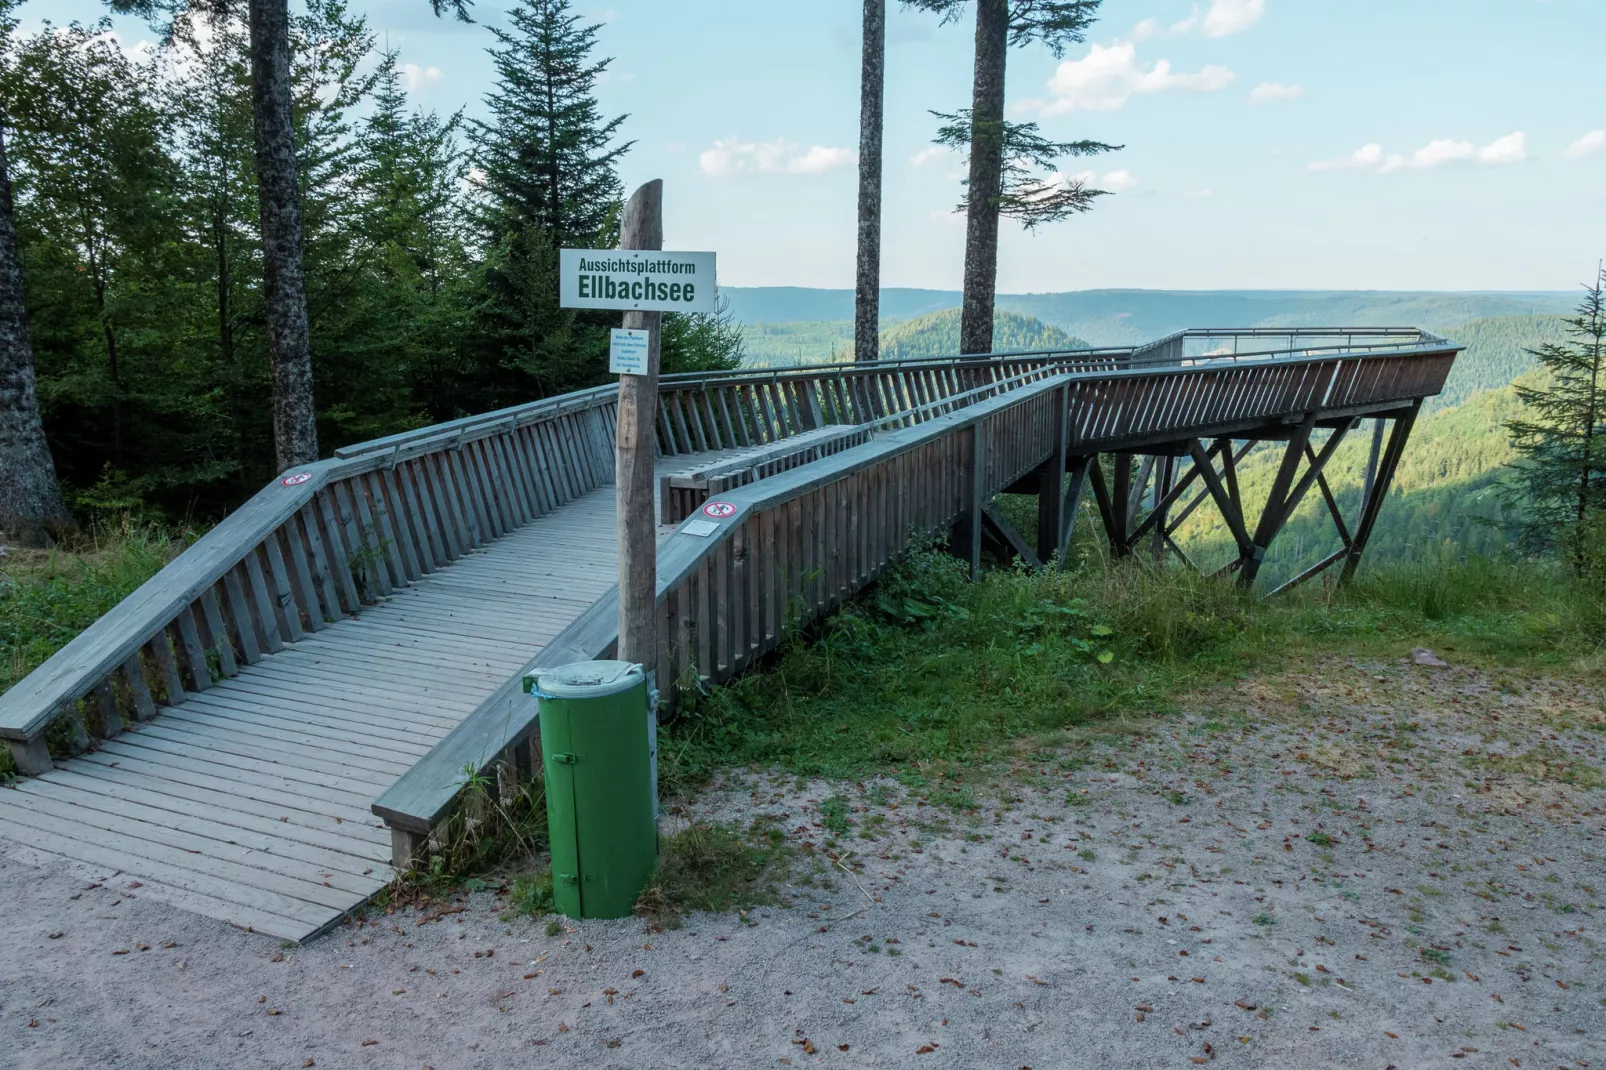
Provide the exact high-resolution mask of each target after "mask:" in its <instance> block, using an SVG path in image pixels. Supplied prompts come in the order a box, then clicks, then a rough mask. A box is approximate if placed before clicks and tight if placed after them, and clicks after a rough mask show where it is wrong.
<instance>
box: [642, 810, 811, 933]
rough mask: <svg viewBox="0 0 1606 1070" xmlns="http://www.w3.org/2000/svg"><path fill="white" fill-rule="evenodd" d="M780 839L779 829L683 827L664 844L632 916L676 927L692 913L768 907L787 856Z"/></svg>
mask: <svg viewBox="0 0 1606 1070" xmlns="http://www.w3.org/2000/svg"><path fill="white" fill-rule="evenodd" d="M785 840H786V837H785V834H784V833H782V831H781V830H780V829H777V828H773V827H766V826H763V825H762V823H755V826H754V828H753V829H752V830H750V831H749V832H747V833H743V832H742V831H741V830H740V829H737V828H734V827H732V826H729V825H719V824H711V825H688V826H687V827H686V828H684V829H682V830H681V831H679V832H677V833H675V834H674V835H673V836H669V837H666V838H665V839H664V841H663V844H662V847H661V849H660V853H659V856H658V869H657V870H656V871H655V872H654V873H653V876H652V880H651V881H650V882H648V884H647V887H646V888H644V889H643V890H642V892H641V898H640V899H638V900H637V902H636V913H637V914H640V915H642V916H644V917H647V918H650V919H652V920H654V921H656V922H658V923H659V924H662V925H666V926H669V927H677V926H678V925H679V923H680V918H681V915H683V914H686V913H690V912H692V911H699V910H705V911H724V910H731V909H733V908H736V907H747V906H758V905H761V904H764V903H773V902H775V900H776V898H777V895H778V891H777V888H776V887H775V884H774V881H775V880H776V879H778V878H779V877H780V875H781V872H782V870H783V869H784V868H785V865H786V861H787V859H788V858H789V857H790V855H789V853H788V851H787V849H786V846H785Z"/></svg>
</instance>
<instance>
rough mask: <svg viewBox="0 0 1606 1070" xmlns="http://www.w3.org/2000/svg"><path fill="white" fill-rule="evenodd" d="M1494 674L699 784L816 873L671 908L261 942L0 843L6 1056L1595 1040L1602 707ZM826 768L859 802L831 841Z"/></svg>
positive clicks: (1277, 681)
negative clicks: (1080, 737) (944, 779)
mask: <svg viewBox="0 0 1606 1070" xmlns="http://www.w3.org/2000/svg"><path fill="white" fill-rule="evenodd" d="M1499 683H1500V681H1498V680H1491V679H1490V678H1488V677H1486V676H1482V675H1479V674H1476V673H1473V672H1471V671H1469V670H1460V669H1456V670H1450V671H1448V672H1445V671H1439V672H1434V671H1433V670H1427V669H1419V668H1416V667H1413V666H1404V665H1393V666H1387V667H1381V668H1380V667H1377V666H1355V665H1352V664H1347V663H1343V662H1333V663H1330V664H1325V665H1324V666H1322V667H1321V668H1320V669H1319V670H1316V671H1313V672H1311V673H1308V674H1301V675H1289V676H1283V677H1275V678H1271V679H1263V680H1259V681H1255V682H1252V683H1249V684H1245V685H1243V686H1241V687H1240V688H1238V689H1236V690H1235V691H1230V692H1223V693H1220V694H1217V695H1215V696H1212V697H1211V698H1210V699H1208V700H1207V701H1205V702H1204V703H1202V704H1201V711H1202V712H1200V713H1199V714H1197V715H1194V716H1191V717H1188V718H1177V719H1170V720H1166V721H1163V722H1160V723H1159V725H1158V726H1157V727H1155V730H1154V731H1152V732H1151V733H1150V734H1149V735H1148V736H1146V737H1145V738H1142V739H1132V738H1123V737H1119V736H1109V737H1101V738H1100V739H1097V740H1093V741H1091V742H1086V741H1084V742H1083V743H1081V744H1079V745H1078V747H1076V748H1074V749H1071V750H1068V751H1064V752H1061V753H1059V754H1055V753H1051V752H1046V751H1045V752H1038V753H1034V754H1030V755H1023V757H1022V758H1021V759H1020V761H1019V762H1018V763H1017V764H1016V766H1015V767H1014V768H1013V769H1012V770H1010V771H1009V772H1007V773H1005V774H1002V775H1000V776H998V777H997V778H995V779H994V780H992V781H990V782H988V783H987V784H985V785H981V786H976V785H972V790H974V792H975V795H976V798H977V799H978V800H979V805H978V807H977V808H975V809H955V808H953V807H950V806H945V805H941V804H940V803H939V802H938V801H937V800H940V799H942V798H944V797H946V796H947V789H946V786H945V785H940V784H928V785H925V786H924V787H923V788H922V789H921V790H920V791H919V792H909V791H908V790H906V789H904V788H903V787H901V786H895V785H892V786H890V787H891V790H887V789H888V788H889V785H876V784H869V785H865V786H863V787H862V788H861V787H860V786H858V785H839V786H836V787H835V788H832V787H830V786H826V785H820V784H808V785H804V786H803V787H802V789H801V790H797V788H796V786H795V785H794V782H793V780H792V778H791V777H784V776H776V777H770V776H762V775H756V774H747V773H744V774H741V775H739V776H735V775H733V776H732V778H731V779H730V781H729V782H728V783H727V784H725V785H723V786H721V787H720V788H718V789H716V790H713V791H711V792H710V793H709V794H708V795H707V796H705V797H704V798H703V799H702V800H700V801H699V803H698V804H697V807H698V809H699V811H700V812H701V813H702V814H704V815H715V816H722V817H741V818H742V819H744V820H746V819H750V818H751V817H753V816H754V814H755V813H757V814H767V815H770V816H771V817H772V818H773V819H774V820H775V821H777V822H779V823H780V825H781V826H782V827H784V828H785V829H787V830H788V833H789V835H790V836H791V838H792V839H793V841H794V842H795V843H797V844H798V845H799V847H800V862H799V865H798V866H797V867H796V870H795V877H796V880H797V881H802V880H804V879H810V880H816V884H815V886H813V887H805V886H801V885H800V884H798V883H794V884H792V885H791V886H790V887H789V890H788V894H787V896H786V897H785V899H783V901H782V903H780V904H778V905H775V906H770V907H763V908H760V909H758V910H755V911H753V912H752V915H751V917H748V918H745V919H744V918H741V917H735V916H718V917H714V916H701V917H696V918H693V919H690V920H688V922H687V924H686V926H685V928H683V929H680V930H676V931H669V932H652V931H647V928H646V927H645V926H644V925H643V923H642V922H640V921H624V922H608V923H601V922H586V923H581V924H573V925H571V926H570V931H567V932H564V933H561V934H560V935H558V936H556V937H548V936H546V935H545V924H544V922H542V921H539V920H529V919H517V920H513V921H504V920H502V919H501V917H500V915H499V906H498V900H497V898H496V896H494V895H493V894H491V893H489V892H485V893H476V894H474V895H471V896H467V897H465V898H464V899H463V900H462V901H461V905H462V906H463V907H464V910H463V912H462V913H457V914H451V915H447V916H445V917H443V918H441V919H440V920H438V921H435V922H432V923H427V924H420V921H419V916H418V915H417V914H414V913H405V914H403V913H398V914H397V915H395V916H393V917H379V918H375V919H373V920H371V921H370V922H369V923H368V924H367V925H365V926H363V927H355V926H353V927H348V928H346V929H343V930H340V931H338V932H336V933H335V934H334V935H333V936H330V937H327V938H325V939H324V940H322V941H319V942H316V943H314V944H312V945H311V946H309V947H305V948H292V949H285V950H281V949H279V948H278V947H277V945H275V944H274V943H272V942H270V941H267V940H264V939H262V938H260V937H256V936H253V935H250V934H246V933H241V932H236V931H233V930H230V929H227V928H225V927H222V926H220V925H217V924H215V923H212V922H208V921H206V920H204V919H200V918H197V917H194V916H191V915H187V914H183V913H180V912H177V911H175V910H173V909H171V908H168V907H166V906H164V905H162V904H160V903H157V902H154V901H149V900H146V899H144V898H141V897H140V894H139V889H137V888H129V887H127V884H128V879H127V878H122V879H118V878H116V877H114V876H113V875H111V874H92V875H90V874H67V873H63V872H61V871H60V870H59V869H57V870H53V871H41V870H38V869H35V868H33V867H31V866H29V865H26V864H22V863H19V862H17V861H16V860H15V859H14V858H13V859H7V860H0V903H4V904H6V907H5V912H4V916H5V926H4V930H3V932H4V935H3V936H0V1050H3V1051H4V1052H5V1053H6V1055H5V1062H6V1064H7V1065H14V1066H21V1067H49V1068H51V1070H59V1068H63V1067H76V1066H86V1065H92V1066H100V1065H104V1066H117V1067H163V1068H165V1067H175V1066H181V1067H231V1068H234V1067H240V1068H244V1067H301V1066H304V1065H316V1066H320V1067H348V1066H350V1067H415V1068H416V1067H419V1066H433V1067H436V1068H438V1070H447V1068H456V1067H513V1066H553V1067H699V1068H708V1067H758V1066H779V1065H791V1066H806V1065H816V1064H818V1065H825V1066H919V1067H928V1066H929V1067H955V1068H961V1067H963V1068H968V1067H1000V1068H1006V1070H1019V1068H1020V1067H1036V1068H1037V1070H1043V1068H1046V1067H1069V1066H1096V1067H1179V1066H1188V1065H1192V1064H1193V1063H1202V1062H1210V1063H1214V1064H1217V1065H1221V1066H1270V1065H1281V1066H1290V1067H1295V1066H1297V1067H1323V1066H1342V1067H1353V1066H1368V1067H1377V1068H1378V1070H1382V1068H1384V1067H1387V1066H1390V1065H1393V1066H1396V1067H1399V1068H1401V1070H1404V1068H1408V1067H1409V1068H1414V1067H1432V1066H1452V1065H1454V1066H1486V1067H1507V1066H1518V1067H1523V1068H1526V1067H1543V1068H1546V1070H1549V1068H1553V1067H1569V1068H1571V1067H1587V1066H1590V1065H1594V1066H1596V1067H1606V1037H1603V1035H1602V1034H1603V1031H1606V978H1603V977H1602V976H1601V964H1602V961H1601V960H1602V950H1603V942H1602V941H1603V937H1606V933H1603V931H1602V928H1601V916H1602V907H1601V904H1602V901H1603V900H1606V791H1603V789H1602V788H1601V787H1599V786H1598V783H1599V781H1598V779H1597V778H1598V777H1599V772H1600V770H1601V769H1602V768H1603V767H1606V732H1603V731H1602V730H1601V729H1602V725H1603V724H1606V713H1603V711H1602V707H1601V703H1600V699H1599V697H1598V696H1596V695H1592V694H1590V693H1588V692H1586V691H1584V690H1581V689H1580V688H1579V687H1578V686H1576V685H1571V684H1561V683H1554V682H1544V681H1539V682H1525V683H1523V684H1522V686H1520V687H1514V688H1511V689H1510V692H1508V691H1507V690H1502V688H1501V687H1500V686H1498V685H1499ZM1512 692H1514V693H1512ZM1290 711H1293V712H1290ZM1267 718H1275V720H1274V721H1272V722H1270V723H1268V720H1267ZM1413 723H1414V727H1413ZM1256 725H1258V726H1259V728H1258V730H1257V729H1256V728H1255V726H1256ZM1491 755H1493V756H1494V757H1490V756H1491ZM1569 781H1570V782H1569ZM878 788H879V789H881V790H878ZM831 790H835V791H839V792H841V793H842V794H843V795H844V796H845V798H846V799H847V800H848V802H849V803H850V804H851V812H850V814H849V817H850V819H851V820H852V821H853V822H854V827H853V828H852V829H851V830H849V831H848V832H847V834H846V835H843V836H841V837H839V838H838V839H837V841H836V843H835V846H834V847H830V846H828V841H830V840H831V836H830V834H829V833H828V831H827V830H826V829H825V828H824V823H823V820H822V815H821V814H820V812H819V808H818V802H819V801H820V800H821V799H822V798H823V797H824V795H825V794H826V793H827V792H828V791H831ZM922 796H924V799H922ZM1363 800H1364V802H1363ZM863 832H868V833H869V834H870V836H872V837H873V838H870V839H864V838H860V833H863ZM1329 838H1330V841H1331V842H1328V840H1329ZM805 845H811V846H805ZM828 850H829V851H830V852H831V853H834V854H837V855H838V857H839V858H844V859H845V860H846V861H847V862H848V863H849V864H850V865H857V866H861V867H862V868H860V869H859V871H858V872H857V874H856V876H855V877H853V878H851V879H850V878H848V877H847V876H846V875H845V874H844V872H843V871H842V870H841V869H840V868H838V867H837V866H836V865H835V864H834V863H833V862H832V861H831V859H830V858H829V855H828V854H827V851H828ZM847 851H854V852H855V853H854V854H853V855H851V856H848V855H846V854H845V852H847ZM811 874H829V875H830V876H829V877H826V878H825V879H827V880H831V882H832V883H833V884H834V887H831V888H825V887H821V886H820V884H819V883H818V880H817V878H816V877H813V876H810V875H811ZM91 876H92V877H94V878H95V880H93V881H92V880H90V879H88V878H89V877H91ZM91 883H94V884H97V885H98V886H97V887H87V886H88V885H90V884H91ZM861 885H862V889H863V890H862V891H861V887H860V886H861ZM845 916H846V917H845ZM833 919H835V920H833ZM55 934H60V935H55ZM169 943H171V944H173V945H174V946H171V947H168V946H165V945H167V944H169ZM142 947H143V948H148V949H149V950H141V948H142ZM120 951H125V952H127V953H125V954H117V952H120ZM638 970H639V971H643V972H642V973H640V974H639V975H637V973H636V971H638ZM275 1012H277V1013H275ZM1140 1019H1141V1020H1140ZM367 1041H373V1042H374V1043H367V1044H365V1042H367ZM805 1041H806V1042H807V1043H805ZM925 1048H929V1049H930V1050H929V1051H922V1049H925ZM308 1060H312V1062H310V1063H309V1062H308ZM1190 1061H1191V1062H1190Z"/></svg>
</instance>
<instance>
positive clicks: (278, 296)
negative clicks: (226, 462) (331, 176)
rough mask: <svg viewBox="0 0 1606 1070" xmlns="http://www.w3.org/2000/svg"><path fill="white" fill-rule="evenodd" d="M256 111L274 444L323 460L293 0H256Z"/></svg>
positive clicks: (302, 460)
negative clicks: (299, 166) (300, 178)
mask: <svg viewBox="0 0 1606 1070" xmlns="http://www.w3.org/2000/svg"><path fill="white" fill-rule="evenodd" d="M249 14H250V20H251V114H252V119H253V120H254V122H255V126H256V156H257V196H258V201H259V203H260V205H261V210H262V283H263V297H264V298H265V300H266V304H267V320H268V361H269V363H270V365H271V366H272V368H273V442H274V447H275V449H276V450H277V453H278V461H279V468H280V469H281V470H282V469H285V468H291V467H294V466H296V465H300V464H306V463H308V462H310V461H316V460H317V459H318V424H317V417H316V410H315V409H314V407H313V398H312V355H311V351H310V349H309V347H308V341H307V285H306V277H305V275H304V273H303V268H302V263H301V191H300V189H299V187H298V185H297V180H296V148H295V132H294V128H293V127H292V125H291V118H290V10H289V3H288V0H250V8H249Z"/></svg>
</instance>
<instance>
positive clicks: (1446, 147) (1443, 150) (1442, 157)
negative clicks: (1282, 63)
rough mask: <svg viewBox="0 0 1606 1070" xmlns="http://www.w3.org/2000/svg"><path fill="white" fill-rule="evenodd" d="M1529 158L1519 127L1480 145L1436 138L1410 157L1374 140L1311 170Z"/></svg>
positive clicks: (1426, 167) (1388, 169)
mask: <svg viewBox="0 0 1606 1070" xmlns="http://www.w3.org/2000/svg"><path fill="white" fill-rule="evenodd" d="M1527 158H1528V148H1527V137H1526V135H1524V134H1523V133H1522V132H1521V131H1520V130H1519V131H1517V132H1516V133H1513V134H1507V135H1506V136H1505V137H1502V138H1497V139H1496V140H1494V141H1491V142H1489V144H1487V145H1485V146H1483V147H1482V148H1479V147H1477V146H1476V145H1474V144H1473V143H1472V142H1470V141H1456V140H1454V139H1452V138H1447V137H1446V138H1439V139H1437V140H1435V141H1430V142H1428V143H1427V144H1426V145H1423V146H1422V147H1421V148H1420V149H1417V150H1416V151H1415V152H1413V153H1412V154H1411V155H1410V156H1409V157H1407V156H1403V155H1401V154H1400V153H1397V152H1394V153H1385V152H1384V151H1383V146H1382V145H1379V144H1376V143H1375V142H1374V143H1372V144H1370V145H1363V146H1361V147H1360V148H1358V149H1356V150H1355V151H1354V152H1352V153H1350V154H1349V155H1348V156H1345V157H1344V158H1342V159H1338V160H1318V161H1316V162H1314V163H1312V164H1310V165H1309V166H1310V169H1311V170H1312V171H1346V170H1348V171H1373V172H1376V173H1377V174H1380V175H1388V174H1393V173H1394V172H1395V171H1402V170H1406V169H1410V170H1413V171H1431V170H1433V169H1434V168H1436V167H1443V166H1445V165H1446V164H1454V163H1471V162H1474V161H1475V162H1477V163H1480V164H1483V165H1484V166H1486V167H1497V166H1500V165H1502V164H1512V163H1521V162H1522V161H1523V160H1526V159H1527Z"/></svg>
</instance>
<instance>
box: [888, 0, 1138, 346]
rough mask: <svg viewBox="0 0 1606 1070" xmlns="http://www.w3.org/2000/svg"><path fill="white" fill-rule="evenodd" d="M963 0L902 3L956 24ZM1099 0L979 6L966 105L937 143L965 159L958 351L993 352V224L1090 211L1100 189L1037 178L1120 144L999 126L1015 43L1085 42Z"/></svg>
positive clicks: (1056, 46)
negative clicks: (1066, 160) (1069, 159)
mask: <svg viewBox="0 0 1606 1070" xmlns="http://www.w3.org/2000/svg"><path fill="white" fill-rule="evenodd" d="M968 2H969V0H904V3H905V5H906V6H909V7H913V8H918V9H920V10H923V11H931V12H935V13H937V14H940V15H941V16H942V18H943V21H944V22H953V21H957V20H958V19H959V18H960V17H961V16H962V15H963V14H964V8H965V4H966V3H968ZM1102 2H1103V0H975V4H976V57H975V70H974V75H973V78H972V84H971V106H970V107H969V108H968V109H966V110H964V111H961V112H956V113H954V114H951V115H947V114H942V113H938V117H939V118H941V119H943V120H944V125H943V127H942V128H941V129H940V130H939V131H938V136H937V143H938V144H942V145H948V146H950V147H960V146H963V147H965V148H966V149H968V152H969V155H970V161H969V171H970V177H969V178H968V179H967V180H966V183H965V185H966V194H965V200H964V202H963V203H962V204H961V205H960V207H961V208H962V209H963V210H964V211H965V213H966V227H965V284H964V289H965V294H964V303H963V305H962V314H961V318H960V330H959V344H960V351H961V352H964V353H986V352H990V351H991V350H992V340H993V297H994V294H995V292H996V290H997V282H998V222H999V219H1000V217H1001V216H1005V215H1007V216H1010V217H1012V218H1016V219H1019V220H1021V221H1022V222H1023V223H1024V224H1026V225H1027V226H1028V227H1034V226H1037V225H1040V224H1042V223H1047V222H1051V221H1053V220H1057V219H1064V218H1065V217H1066V216H1069V215H1072V214H1074V213H1077V212H1085V211H1087V210H1088V209H1089V208H1090V207H1091V206H1092V203H1093V199H1094V198H1095V197H1099V196H1102V195H1103V194H1104V191H1103V190H1093V189H1088V188H1086V187H1085V186H1084V185H1083V184H1082V183H1080V182H1078V181H1076V180H1074V179H1064V178H1053V179H1038V178H1034V177H1033V168H1046V169H1052V168H1053V165H1054V162H1055V159H1056V158H1057V157H1060V156H1088V155H1092V154H1095V153H1100V152H1108V151H1111V150H1113V149H1116V148H1118V147H1119V146H1115V145H1104V144H1101V143H1099V142H1093V141H1074V142H1053V141H1049V140H1047V139H1046V138H1044V137H1042V135H1041V134H1039V133H1038V132H1037V127H1036V125H1035V124H1033V123H1025V124H1014V123H1008V122H1006V121H1005V120H1004V75H1005V73H1006V67H1007V65H1008V59H1009V49H1010V47H1011V46H1014V47H1023V46H1025V45H1028V44H1032V43H1034V42H1036V43H1039V44H1042V45H1044V46H1046V47H1047V48H1048V50H1049V51H1050V52H1052V53H1053V54H1054V55H1055V56H1056V57H1058V56H1062V55H1064V53H1065V48H1066V46H1067V45H1071V44H1075V43H1078V42H1080V41H1083V40H1085V39H1086V38H1085V32H1086V30H1087V28H1088V27H1089V26H1091V25H1092V24H1093V21H1094V19H1095V18H1096V17H1097V15H1098V9H1099V5H1100V4H1101V3H1102Z"/></svg>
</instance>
